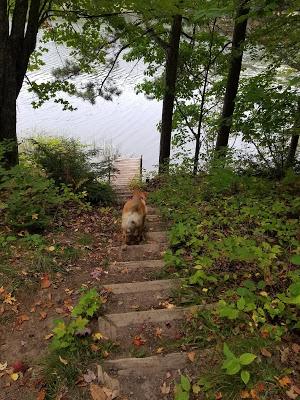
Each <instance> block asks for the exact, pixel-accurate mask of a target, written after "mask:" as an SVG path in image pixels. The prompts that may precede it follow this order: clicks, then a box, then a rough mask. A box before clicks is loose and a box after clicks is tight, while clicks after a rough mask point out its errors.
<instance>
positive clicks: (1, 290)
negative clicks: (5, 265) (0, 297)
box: [0, 286, 5, 294]
mask: <svg viewBox="0 0 300 400" xmlns="http://www.w3.org/2000/svg"><path fill="white" fill-rule="evenodd" d="M4 292H5V289H4V287H3V286H1V287H0V294H2V293H4Z"/></svg>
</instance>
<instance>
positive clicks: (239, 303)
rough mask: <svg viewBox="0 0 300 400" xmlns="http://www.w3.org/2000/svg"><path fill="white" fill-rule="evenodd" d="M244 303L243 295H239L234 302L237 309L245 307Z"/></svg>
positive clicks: (241, 309)
mask: <svg viewBox="0 0 300 400" xmlns="http://www.w3.org/2000/svg"><path fill="white" fill-rule="evenodd" d="M245 305H246V301H245V299H244V297H241V298H240V299H239V300H238V301H237V302H236V306H237V308H238V310H240V311H243V309H244V308H245Z"/></svg>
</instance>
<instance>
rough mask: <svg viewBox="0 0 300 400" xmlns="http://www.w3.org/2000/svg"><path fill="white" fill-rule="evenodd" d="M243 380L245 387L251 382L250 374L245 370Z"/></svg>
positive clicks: (242, 372)
mask: <svg viewBox="0 0 300 400" xmlns="http://www.w3.org/2000/svg"><path fill="white" fill-rule="evenodd" d="M241 378H242V381H243V382H244V384H245V385H247V383H248V382H249V379H250V372H248V371H246V370H243V371H241Z"/></svg>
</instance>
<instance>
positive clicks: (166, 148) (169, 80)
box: [159, 15, 182, 173]
mask: <svg viewBox="0 0 300 400" xmlns="http://www.w3.org/2000/svg"><path fill="white" fill-rule="evenodd" d="M181 29H182V16H181V15H175V16H174V17H173V22H172V27H171V33H170V41H169V46H168V49H167V60H166V70H165V93H164V99H163V109H162V121H161V136H160V152H159V172H160V173H162V172H164V171H166V170H167V171H168V167H169V160H170V152H171V137H172V120H173V110H174V101H175V88H176V80H177V70H178V55H179V44H180V35H181Z"/></svg>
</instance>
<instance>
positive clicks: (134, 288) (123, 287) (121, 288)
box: [104, 279, 181, 296]
mask: <svg viewBox="0 0 300 400" xmlns="http://www.w3.org/2000/svg"><path fill="white" fill-rule="evenodd" d="M180 282H181V280H179V279H161V280H156V281H145V282H130V283H112V284H105V285H104V288H105V289H107V290H109V291H110V292H111V293H113V294H129V293H140V292H147V293H148V292H152V291H159V290H172V289H175V288H176V287H178V286H179V285H180ZM149 295H150V296H151V294H149Z"/></svg>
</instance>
